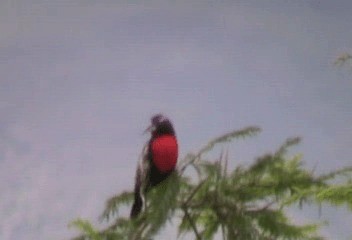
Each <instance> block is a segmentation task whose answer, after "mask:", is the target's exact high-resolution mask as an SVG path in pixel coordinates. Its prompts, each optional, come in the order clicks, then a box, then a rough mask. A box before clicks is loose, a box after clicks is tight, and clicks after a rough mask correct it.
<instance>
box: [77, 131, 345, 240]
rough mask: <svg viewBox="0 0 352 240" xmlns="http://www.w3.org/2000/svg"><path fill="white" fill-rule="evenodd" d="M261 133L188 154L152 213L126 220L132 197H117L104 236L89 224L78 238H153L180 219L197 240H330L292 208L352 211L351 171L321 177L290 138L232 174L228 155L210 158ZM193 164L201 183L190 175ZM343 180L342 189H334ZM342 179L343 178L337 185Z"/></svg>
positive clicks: (150, 202)
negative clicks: (124, 210) (217, 239)
mask: <svg viewBox="0 0 352 240" xmlns="http://www.w3.org/2000/svg"><path fill="white" fill-rule="evenodd" d="M258 132H259V128H256V127H250V128H246V129H244V130H240V131H233V132H230V133H228V134H225V135H223V136H220V137H218V138H215V139H214V140H212V141H210V143H208V144H207V145H205V146H204V147H203V148H201V150H200V151H199V152H198V153H196V154H188V155H187V156H186V158H185V159H184V160H183V161H182V162H181V164H180V166H181V167H180V168H179V170H178V171H177V172H176V173H175V174H173V175H172V176H170V177H169V178H168V179H167V180H166V181H164V182H162V183H161V184H160V185H158V186H157V187H156V188H154V189H152V190H151V191H150V192H149V193H148V194H147V207H146V210H145V211H144V212H143V213H142V214H141V215H140V216H139V217H138V218H137V219H135V220H129V219H127V218H125V217H123V216H119V208H121V207H122V206H124V205H127V204H131V202H132V200H133V199H132V196H133V195H132V192H124V193H122V194H119V195H116V196H114V197H112V198H110V199H109V200H108V201H107V203H106V209H105V211H104V212H103V214H102V219H103V220H106V221H107V222H111V220H112V219H115V220H114V221H113V223H110V225H109V227H108V228H107V229H104V230H101V231H97V230H95V229H94V228H93V227H92V226H91V225H90V224H89V223H88V222H87V221H83V220H77V221H75V222H74V223H73V226H75V227H76V228H78V229H79V230H80V231H81V232H82V234H83V235H82V236H80V238H76V239H77V240H78V239H81V240H83V239H89V240H112V239H115V240H119V239H128V240H131V239H132V240H133V239H135V240H143V239H153V238H154V237H155V236H156V235H157V234H158V232H159V231H160V230H161V229H162V228H163V227H164V226H165V224H166V223H167V222H168V221H170V222H174V220H177V221H176V222H177V223H178V236H181V235H183V234H186V233H188V234H189V233H193V234H194V236H195V239H197V240H199V239H213V238H214V236H215V235H216V234H221V235H222V237H223V239H225V240H226V239H229V240H236V239H254V240H256V239H258V240H265V239H315V240H317V239H323V238H322V237H320V236H318V235H317V229H318V227H319V225H317V224H307V225H296V224H294V223H292V222H291V221H290V219H289V218H288V217H287V215H286V212H285V211H286V209H287V208H288V207H290V206H292V205H299V206H302V205H303V204H305V203H315V204H321V203H323V202H326V203H330V204H332V205H343V204H346V205H347V206H349V207H350V208H351V209H352V190H351V189H352V188H351V187H352V186H351V185H352V182H351V181H350V179H351V173H352V168H343V169H339V170H337V171H334V172H329V173H327V174H324V175H320V176H314V174H313V173H312V172H311V171H307V170H306V169H304V167H303V164H302V160H301V158H302V157H301V155H299V154H298V155H294V156H289V155H288V149H289V148H290V147H292V146H294V145H296V144H298V143H299V141H300V139H299V138H291V139H288V140H287V141H286V142H285V143H284V144H283V145H282V146H280V147H279V148H278V150H277V151H275V152H274V153H273V154H266V155H263V156H261V157H259V158H257V159H256V161H255V162H254V163H253V164H252V165H250V166H248V167H244V166H237V167H236V168H235V169H233V170H232V171H229V170H228V169H227V162H228V161H229V159H228V155H227V154H224V153H222V154H221V156H220V157H219V159H216V160H215V161H212V162H211V161H206V160H204V159H203V158H202V157H203V155H204V154H205V153H206V152H208V151H210V150H212V149H213V148H214V147H215V146H216V145H217V144H221V143H224V142H228V141H231V140H233V139H236V138H239V137H245V136H252V135H254V134H256V133H258ZM188 166H193V167H194V168H195V169H196V170H197V172H198V174H199V175H198V177H199V178H198V180H195V179H194V178H191V177H187V176H184V175H185V173H184V170H185V169H186V168H187V167H188ZM340 177H342V180H341V179H339V184H338V185H337V184H332V183H331V182H333V181H334V180H336V179H337V178H340ZM335 182H336V181H335Z"/></svg>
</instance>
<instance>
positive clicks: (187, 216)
mask: <svg viewBox="0 0 352 240" xmlns="http://www.w3.org/2000/svg"><path fill="white" fill-rule="evenodd" d="M183 211H184V213H185V216H186V218H187V219H188V221H189V223H190V224H191V227H192V229H193V232H194V234H195V235H196V238H197V240H201V239H202V237H201V236H200V234H199V232H198V229H197V226H196V224H195V223H194V222H193V220H192V218H191V216H190V215H189V213H188V209H187V207H183Z"/></svg>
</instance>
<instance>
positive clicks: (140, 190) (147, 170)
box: [130, 114, 178, 218]
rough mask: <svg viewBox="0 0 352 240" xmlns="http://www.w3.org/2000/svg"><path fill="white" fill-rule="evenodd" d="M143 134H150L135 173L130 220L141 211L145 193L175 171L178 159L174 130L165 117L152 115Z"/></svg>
mask: <svg viewBox="0 0 352 240" xmlns="http://www.w3.org/2000/svg"><path fill="white" fill-rule="evenodd" d="M145 132H150V133H151V137H150V139H149V141H148V142H147V143H146V145H145V146H144V148H143V152H142V158H141V161H140V163H139V164H138V167H137V171H136V179H135V186H134V203H133V205H132V209H131V213H130V217H131V218H135V217H137V216H138V215H139V213H140V212H141V211H142V208H143V205H144V195H145V193H146V192H147V191H148V190H149V189H150V188H152V187H154V186H156V185H158V184H159V183H161V182H162V181H163V180H165V179H166V178H167V177H168V176H170V174H171V173H172V172H173V171H174V170H175V168H176V163H177V158H178V145H177V138H176V134H175V130H174V127H173V125H172V123H171V121H170V120H169V119H168V118H167V117H165V116H164V115H162V114H157V115H154V116H153V117H152V118H151V125H150V126H149V127H148V128H147V129H146V130H145Z"/></svg>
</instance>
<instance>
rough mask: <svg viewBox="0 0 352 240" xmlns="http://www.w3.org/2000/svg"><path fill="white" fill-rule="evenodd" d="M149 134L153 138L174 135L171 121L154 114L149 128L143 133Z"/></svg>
mask: <svg viewBox="0 0 352 240" xmlns="http://www.w3.org/2000/svg"><path fill="white" fill-rule="evenodd" d="M144 132H145V133H147V132H150V133H151V134H152V136H153V137H157V136H161V135H173V136H174V135H175V130H174V127H173V126H172V123H171V121H170V120H169V119H168V118H167V117H165V116H164V115H162V114H156V115H154V116H153V117H152V118H151V124H150V126H149V127H148V128H147V129H146V130H145V131H144Z"/></svg>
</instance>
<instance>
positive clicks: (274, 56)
mask: <svg viewBox="0 0 352 240" xmlns="http://www.w3.org/2000/svg"><path fill="white" fill-rule="evenodd" d="M130 2H131V1H33V0H31V1H29V0H28V1H10V0H8V1H7V0H5V1H2V2H1V3H0V72H1V78H0V84H1V85H0V109H1V119H0V192H1V198H0V219H1V220H0V238H1V239H4V240H17V239H54V240H55V239H63V238H68V237H70V236H73V235H74V234H75V231H73V230H69V229H67V224H68V223H69V222H70V221H71V220H72V219H74V218H76V217H83V218H87V219H89V220H92V221H96V220H97V218H98V216H99V214H100V213H101V211H102V210H103V207H104V201H105V200H106V199H107V198H108V197H109V196H111V195H112V194H114V193H118V192H121V191H123V190H127V189H131V188H132V186H133V177H134V170H135V166H136V161H137V157H138V154H139V153H140V148H141V146H142V145H143V143H144V141H145V140H146V137H145V136H142V135H141V133H142V131H143V129H144V128H145V126H146V125H147V124H148V122H149V118H150V116H151V115H152V114H154V113H157V112H164V113H165V114H166V115H168V116H169V117H170V118H171V119H172V120H173V122H174V124H175V127H176V131H177V135H178V138H179V142H180V147H181V156H182V155H184V154H185V153H187V152H188V151H193V150H196V149H197V148H199V147H200V146H201V145H202V144H203V143H204V142H205V141H207V140H208V139H209V138H212V137H214V136H216V135H218V134H221V133H224V132H226V131H228V130H232V129H239V128H242V127H245V126H248V125H258V126H260V127H261V128H262V129H263V132H262V134H261V135H260V136H259V137H257V138H254V139H250V140H247V141H245V142H240V143H235V144H231V145H230V147H231V148H230V149H231V151H230V152H231V156H233V159H234V160H233V161H232V163H231V164H232V166H235V165H236V164H237V163H239V162H241V163H246V162H250V161H252V160H253V157H254V156H257V155H258V154H260V153H265V152H267V151H271V150H274V149H275V147H276V146H278V145H279V144H280V143H281V142H283V141H284V140H285V138H286V137H290V136H296V135H298V136H301V137H302V138H303V142H302V144H301V145H300V146H299V147H298V148H296V150H297V151H298V152H302V153H303V154H304V159H305V161H306V162H307V166H308V167H310V168H312V167H313V166H315V165H317V170H316V171H317V172H324V171H327V170H332V169H336V168H337V167H342V166H346V165H350V164H351V159H350V156H351V155H352V150H351V146H352V138H351V135H352V127H351V126H352V124H351V119H352V107H351V106H352V94H351V92H352V72H351V71H350V69H348V68H347V67H346V68H338V67H336V66H334V65H333V62H334V60H335V59H336V57H337V56H338V55H339V54H341V53H343V52H346V51H351V45H352V32H351V31H350V28H351V22H352V14H351V10H352V2H351V1H347V0H346V1H328V0H325V1H313V0H311V1H307V0H305V1H303V0H296V1H282V0H281V1H278V0H277V1H274V0H273V1H237V0H236V1H178V2H177V3H175V2H174V1H149V3H139V2H133V3H130ZM296 214H297V216H296ZM294 215H295V218H297V219H313V220H314V219H315V220H324V219H329V220H330V221H331V224H330V226H329V227H327V228H324V230H323V232H324V234H326V236H328V237H329V238H331V239H347V237H348V236H350V235H352V233H351V230H350V222H351V221H352V218H351V216H350V215H351V214H350V212H346V211H345V210H344V209H342V210H338V209H335V208H333V209H327V208H324V209H323V214H322V216H321V217H320V218H319V215H318V212H317V211H315V210H314V211H309V210H305V211H302V212H297V213H296V212H295V213H294ZM163 234H164V235H165V236H167V235H168V234H170V235H172V233H171V232H170V233H168V230H167V231H166V232H164V233H163ZM161 239H162V238H161Z"/></svg>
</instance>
